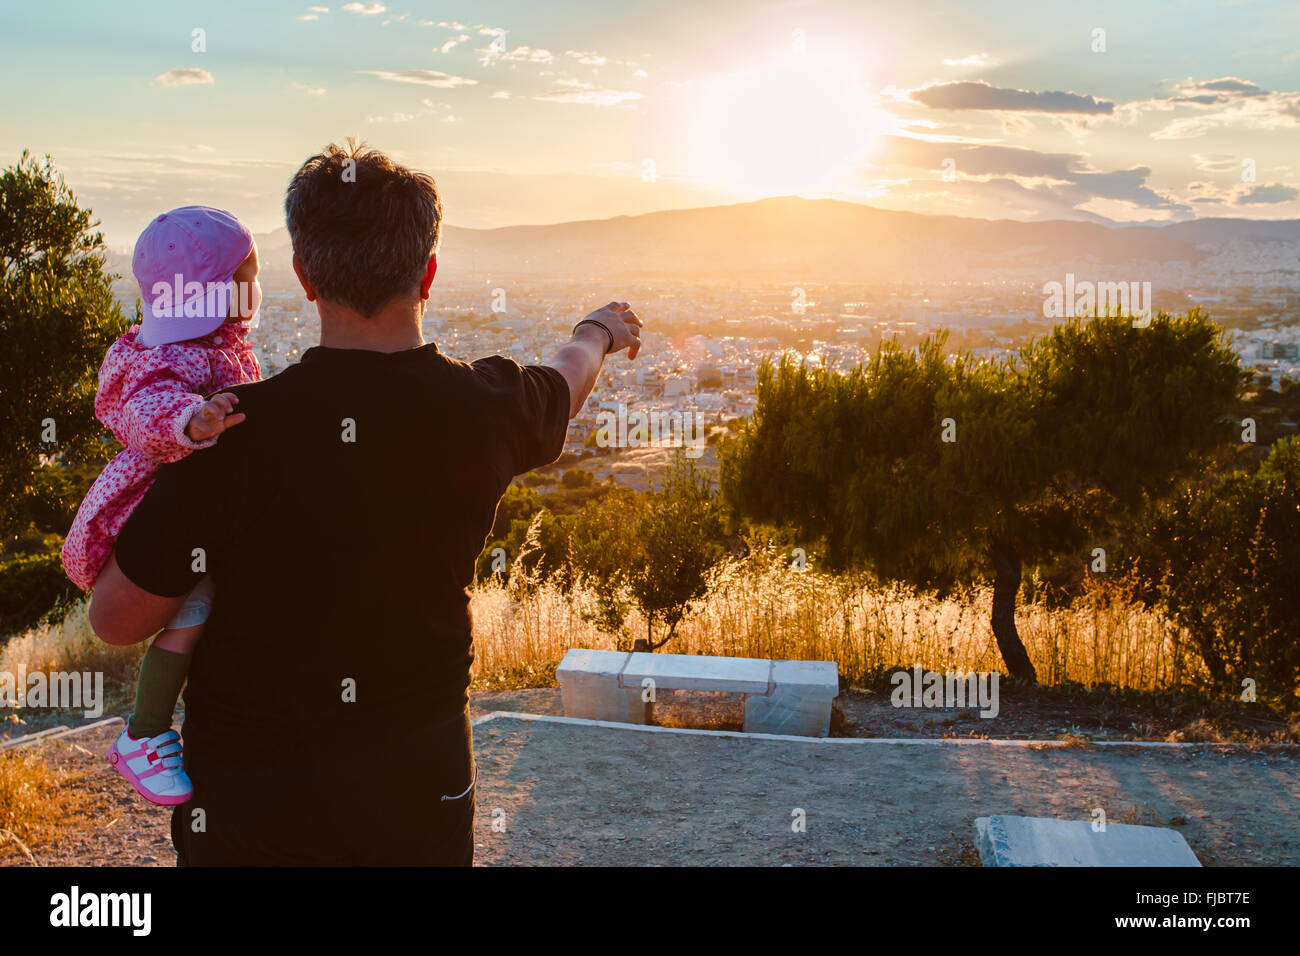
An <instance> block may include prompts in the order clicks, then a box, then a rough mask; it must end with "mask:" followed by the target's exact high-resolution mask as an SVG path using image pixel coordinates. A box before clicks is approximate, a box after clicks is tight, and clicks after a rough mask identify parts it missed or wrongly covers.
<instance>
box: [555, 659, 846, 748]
mask: <svg viewBox="0 0 1300 956" xmlns="http://www.w3.org/2000/svg"><path fill="white" fill-rule="evenodd" d="M555 677H556V679H557V680H558V681H559V682H560V693H561V696H562V697H563V699H564V713H565V715H566V716H568V717H585V718H587V719H589V720H613V721H618V722H620V723H625V724H644V723H646V722H647V703H648V701H647V700H644V699H643V697H651V695H649V694H645V693H643V692H644V691H645V690H646V689H647V688H651V687H652V688H653V689H654V690H655V691H656V692H657V691H660V690H709V691H721V692H724V693H732V694H743V695H744V698H745V732H746V733H752V734H755V733H757V734H796V735H799V736H802V737H825V736H827V735H828V734H829V733H830V727H831V701H832V700H834V699H835V697H836V695H837V694H838V693H839V668H838V667H837V665H836V664H835V662H834V661H768V660H760V659H758V658H753V657H701V656H699V655H695V654H644V653H629V652H624V651H594V650H587V649H585V648H572V649H570V650H569V652H568V653H567V654H565V655H564V660H563V661H561V662H560V666H559V667H558V668H556V670H555Z"/></svg>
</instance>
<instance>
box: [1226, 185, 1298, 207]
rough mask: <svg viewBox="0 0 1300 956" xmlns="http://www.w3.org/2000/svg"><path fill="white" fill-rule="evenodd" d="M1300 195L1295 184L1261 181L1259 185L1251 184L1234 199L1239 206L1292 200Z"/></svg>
mask: <svg viewBox="0 0 1300 956" xmlns="http://www.w3.org/2000/svg"><path fill="white" fill-rule="evenodd" d="M1298 196H1300V190H1297V189H1295V187H1293V186H1284V185H1282V184H1281V183H1267V184H1263V183H1261V184H1260V185H1258V186H1251V187H1250V188H1249V189H1247V190H1243V191H1242V192H1241V193H1239V194H1238V195H1237V196H1236V197H1235V198H1234V199H1233V203H1234V204H1235V205H1238V206H1252V205H1258V204H1261V203H1278V202H1290V201H1291V200H1292V199H1295V198H1297V197H1298Z"/></svg>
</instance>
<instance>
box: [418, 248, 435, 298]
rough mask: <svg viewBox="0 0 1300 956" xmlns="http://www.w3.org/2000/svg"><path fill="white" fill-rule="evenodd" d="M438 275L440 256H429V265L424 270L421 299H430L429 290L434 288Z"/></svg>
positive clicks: (421, 281) (421, 282)
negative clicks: (434, 278) (434, 281)
mask: <svg viewBox="0 0 1300 956" xmlns="http://www.w3.org/2000/svg"><path fill="white" fill-rule="evenodd" d="M437 274H438V254H437V253H436V252H435V253H434V254H433V255H431V256H429V264H428V265H427V266H426V267H425V269H424V278H422V279H421V280H420V298H421V299H427V298H429V289H430V288H431V287H432V286H433V277H434V276H435V275H437Z"/></svg>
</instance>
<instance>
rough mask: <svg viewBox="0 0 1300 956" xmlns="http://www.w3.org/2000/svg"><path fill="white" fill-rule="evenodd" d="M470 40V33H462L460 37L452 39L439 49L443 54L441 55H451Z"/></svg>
mask: <svg viewBox="0 0 1300 956" xmlns="http://www.w3.org/2000/svg"><path fill="white" fill-rule="evenodd" d="M468 39H469V34H468V33H462V34H461V35H460V36H455V37H452V38H451V39H450V40H448V41H447V42H446V43H444V44H443V45H442V46H440V47H438V50H439V52H441V53H450V52H451V51H452V50H454V49H456V47H457V46H458V45H460V44H461V43H464V42H465V41H466V40H468Z"/></svg>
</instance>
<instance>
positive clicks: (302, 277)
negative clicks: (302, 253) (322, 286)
mask: <svg viewBox="0 0 1300 956" xmlns="http://www.w3.org/2000/svg"><path fill="white" fill-rule="evenodd" d="M293 274H294V275H296V276H297V277H298V284H299V285H301V286H302V291H303V292H305V293H306V294H307V301H308V302H315V301H316V290H315V289H313V288H312V285H311V283H310V282H308V281H307V275H306V273H304V272H303V271H302V263H301V262H299V261H298V257H297V256H294V257H293Z"/></svg>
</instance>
